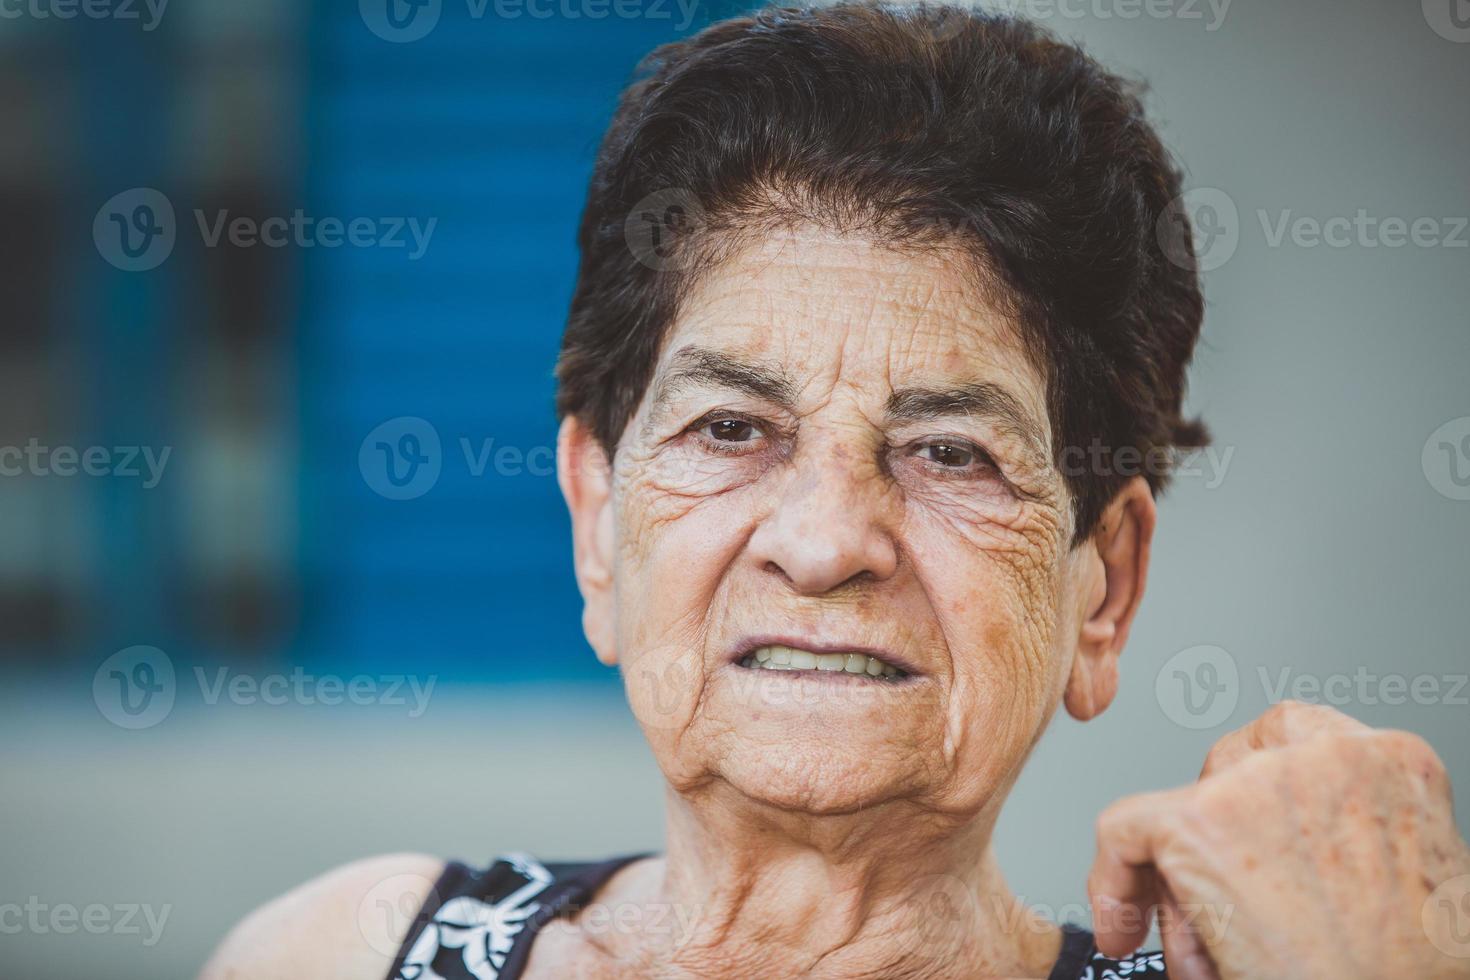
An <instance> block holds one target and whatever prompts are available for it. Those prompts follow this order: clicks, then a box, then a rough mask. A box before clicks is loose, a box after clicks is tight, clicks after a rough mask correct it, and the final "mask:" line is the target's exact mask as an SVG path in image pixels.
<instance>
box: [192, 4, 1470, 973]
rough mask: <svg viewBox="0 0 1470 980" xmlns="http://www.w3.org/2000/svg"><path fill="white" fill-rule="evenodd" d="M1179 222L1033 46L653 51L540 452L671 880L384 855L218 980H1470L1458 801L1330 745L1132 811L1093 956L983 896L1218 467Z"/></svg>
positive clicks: (630, 861)
mask: <svg viewBox="0 0 1470 980" xmlns="http://www.w3.org/2000/svg"><path fill="white" fill-rule="evenodd" d="M1179 191H1180V187H1179V177H1178V174H1177V172H1176V170H1175V169H1174V167H1173V165H1172V163H1171V162H1170V160H1169V159H1168V157H1167V155H1166V153H1165V151H1164V150H1163V148H1162V147H1161V145H1160V142H1159V139H1158V137H1157V135H1156V134H1155V133H1154V131H1153V130H1152V129H1151V128H1150V127H1149V125H1148V124H1147V123H1146V122H1145V120H1144V117H1143V113H1142V111H1141V108H1140V105H1139V102H1138V101H1137V98H1136V96H1135V95H1134V94H1133V92H1132V91H1131V89H1130V87H1129V86H1127V85H1125V84H1124V83H1123V82H1121V81H1120V80H1119V79H1118V78H1116V77H1114V76H1113V75H1110V74H1108V73H1107V72H1106V71H1104V70H1103V69H1101V68H1100V67H1099V66H1098V65H1097V64H1096V63H1094V62H1093V61H1091V60H1090V59H1089V58H1087V57H1086V56H1085V55H1084V54H1082V53H1081V52H1080V51H1079V50H1077V49H1076V48H1074V47H1072V46H1070V45H1067V44H1064V43H1061V42H1059V41H1057V40H1056V39H1054V38H1052V37H1050V36H1049V35H1047V34H1046V33H1044V32H1042V31H1040V30H1038V29H1037V28H1035V27H1033V26H1031V25H1029V24H1027V23H1024V22H1021V21H1017V20H1015V19H1011V18H1007V17H998V16H986V15H980V14H975V13H971V12H965V11H960V10H955V9H938V8H936V9H925V8H922V7H921V8H897V7H893V8H889V7H881V6H879V7H875V6H868V5H839V6H835V7H825V8H820V9H814V10H768V11H765V12H763V13H760V14H758V15H756V16H752V17H747V18H740V19H736V20H731V21H727V22H724V23H720V24H717V25H715V26H713V27H711V28H709V29H708V30H706V31H704V32H703V33H701V34H699V35H698V36H697V37H694V38H692V39H690V40H687V41H683V42H680V43H676V44H671V45H668V46H666V47H664V48H661V49H659V50H658V51H657V52H655V53H654V55H653V56H652V58H651V59H650V61H649V62H648V66H647V72H646V74H645V75H644V76H643V77H641V78H640V80H638V81H637V82H636V83H635V84H634V85H632V86H631V87H630V88H629V89H628V90H627V92H626V93H625V95H624V96H623V99H622V101H621V104H620V106H619V108H618V110H617V114H616V117H615V119H614V120H613V122H612V125H611V128H610V130H609V132H608V134H607V137H606V139H605V141H604V143H603V145H602V149H601V153H600V155H599V157H598V161H597V166H596V171H595V173H594V176H593V179H592V184H591V189H590V193H589V195H588V200H587V206H586V212H585V216H584V219H583V223H582V228H581V234H580V246H581V253H582V265H581V269H580V273H579V278H578V282H577V289H576V294H575V298H574V300H573V303H572V309H571V314H570V319H569V322H568V326H567V330H566V336H565V340H564V344H563V350H562V357H561V362H560V365H559V368H558V379H559V384H560V397H559V411H560V414H561V416H562V425H561V433H560V439H559V445H558V454H559V457H558V458H559V479H560V485H561V489H562V492H563V493H564V495H565V497H566V501H567V504H568V507H569V509H570V512H571V519H572V525H573V531H574V534H573V538H574V542H575V555H574V558H575V570H576V578H577V583H578V585H579V587H580V589H581V593H582V596H583V599H584V600H585V609H584V613H583V626H584V629H585V631H586V635H587V638H588V640H589V642H590V644H591V646H592V648H593V649H594V650H595V651H596V654H597V656H598V658H599V659H600V660H602V662H604V663H606V664H609V665H614V664H615V665H617V666H618V667H619V668H620V670H621V672H622V676H623V680H624V684H625V686H626V690H627V697H628V701H629V703H630V705H631V706H632V710H633V712H634V714H635V715H636V716H637V719H638V721H639V723H640V724H641V725H642V727H643V730H644V732H645V733H646V735H647V739H648V742H649V744H650V746H651V747H652V750H653V753H654V755H655V757H656V758H657V761H658V764H659V766H660V768H661V770H662V772H663V774H664V776H665V777H666V779H667V783H668V792H667V814H668V818H667V846H666V850H665V852H664V853H663V854H661V855H652V856H650V855H638V856H631V857H622V858H618V859H616V860H611V861H607V862H603V863H596V864H579V865H573V864H551V863H542V862H540V861H537V860H535V859H533V858H531V857H529V856H526V855H521V854H513V855H510V856H507V857H505V858H503V859H501V860H499V861H497V862H494V863H493V864H491V865H490V866H489V867H486V868H480V869H475V868H471V867H467V866H465V865H462V864H458V863H453V862H451V863H448V864H446V863H445V862H443V861H441V860H438V859H433V858H429V857H421V856H404V855H398V856H391V857H384V858H378V859H374V860H369V861H363V862H360V863H358V864H354V865H351V866H349V867H346V868H343V869H340V870H338V871H336V872H334V873H332V874H329V875H327V876H326V877H324V878H322V879H320V880H318V881H316V882H313V883H311V884H308V885H306V886H304V887H302V888H301V889H299V890H298V891H296V892H293V893H292V894H290V895H288V896H286V897H284V898H282V899H280V900H278V901H277V902H274V903H272V904H271V905H268V906H266V907H265V908H264V909H262V910H261V911H259V912H257V913H256V914H255V915H253V916H252V917H251V918H250V919H248V920H247V921H246V922H245V923H244V924H243V925H241V926H240V927H239V928H238V929H237V930H236V931H235V932H234V933H233V934H232V936H231V938H229V939H228V940H227V941H226V942H225V944H224V946H223V947H222V948H221V950H220V952H219V953H218V954H217V955H216V957H215V959H214V961H213V963H212V964H211V965H210V966H209V967H207V968H206V975H207V976H210V977H263V978H264V977H270V978H277V977H312V978H329V977H343V978H348V977H351V978H363V980H370V978H371V980H381V978H383V977H393V978H401V980H430V978H436V977H438V978H448V980H457V978H475V980H495V978H500V980H511V978H519V977H526V978H545V977H552V978H560V977H583V976H588V977H759V978H766V977H788V976H812V977H844V978H846V977H864V978H905V977H915V978H918V977H924V978H928V977H934V978H938V977H956V978H959V977H966V978H968V977H1038V978H1039V977H1055V978H1079V977H1112V976H1135V975H1150V976H1151V975H1159V976H1163V975H1164V971H1165V965H1164V964H1165V961H1167V969H1168V973H1169V975H1171V976H1174V977H1183V978H1201V977H1240V978H1252V980H1262V978H1274V977H1305V976H1313V977H1317V976H1322V977H1326V976H1332V977H1415V978H1419V977H1450V976H1457V977H1463V976H1470V959H1465V958H1458V959H1457V958H1456V957H1455V956H1453V955H1451V954H1452V953H1453V952H1454V951H1455V950H1456V949H1458V948H1459V947H1457V946H1455V942H1457V941H1458V939H1463V937H1458V939H1457V937H1456V936H1455V935H1454V934H1453V933H1454V919H1453V915H1454V910H1455V908H1454V907H1455V903H1456V902H1459V901H1462V900H1463V899H1464V897H1465V895H1466V892H1467V888H1470V853H1467V848H1466V845H1465V843H1464V842H1463V841H1462V840H1461V839H1460V837H1459V835H1458V833H1457V831H1456V829H1455V824H1454V821H1453V819H1452V816H1451V807H1450V793H1449V787H1448V785H1447V782H1446V778H1445V775H1444V770H1443V768H1442V767H1441V765H1440V764H1439V761H1438V760H1437V758H1436V756H1435V755H1434V753H1433V752H1432V751H1431V750H1430V749H1429V748H1428V747H1427V746H1426V745H1425V744H1424V743H1423V742H1422V741H1420V740H1419V739H1417V738H1416V737H1414V736H1411V735H1406V734H1403V733H1398V732H1376V731H1372V730H1370V729H1367V728H1365V727H1364V726H1362V725H1360V724H1358V723H1356V722H1354V721H1352V720H1350V719H1348V718H1346V717H1344V716H1342V715H1339V714H1336V713H1334V712H1332V711H1330V710H1327V709H1316V708H1307V707H1304V706H1300V705H1283V706H1280V707H1278V708H1276V709H1273V710H1271V711H1269V712H1268V713H1267V714H1266V715H1265V716H1263V717H1262V718H1260V719H1259V720H1257V721H1256V722H1254V723H1253V724H1251V725H1248V726H1247V727H1246V728H1244V729H1243V730H1241V731H1238V732H1236V733H1234V734H1232V735H1229V736H1227V737H1226V738H1224V739H1223V740H1222V741H1221V742H1220V743H1219V744H1218V745H1217V746H1216V747H1215V749H1214V750H1213V751H1212V752H1211V754H1210V756H1209V758H1208V759H1207V760H1206V762H1205V766H1204V772H1203V774H1202V776H1201V778H1200V780H1199V782H1198V783H1196V784H1195V785H1192V786H1187V787H1183V788H1180V789H1176V790H1173V791H1169V792H1162V793H1152V794H1148V795H1145V796H1139V797H1134V798H1130V799H1125V800H1123V801H1122V802H1119V803H1117V804H1116V805H1114V806H1113V807H1111V808H1110V809H1108V810H1107V811H1106V812H1105V813H1104V814H1103V815H1102V816H1101V817H1100V819H1099V821H1098V825H1097V834H1098V847H1097V858H1096V861H1095V863H1094V865H1093V868H1092V872H1091V876H1090V878H1089V879H1088V891H1089V893H1090V896H1091V899H1092V906H1093V928H1094V929H1095V930H1096V932H1095V934H1094V933H1093V932H1088V931H1085V930H1082V929H1080V928H1078V927H1075V926H1062V925H1056V924H1053V923H1050V922H1048V921H1046V920H1044V919H1042V918H1040V917H1039V916H1036V915H1035V914H1034V913H1032V912H1031V911H1030V910H1028V909H1027V908H1026V907H1025V906H1024V905H1022V904H1021V903H1020V902H1019V900H1018V899H1017V898H1015V897H1014V896H1013V895H1012V894H1011V893H1010V892H1009V891H1008V890H1007V887H1006V884H1005V882H1004V881H1003V880H1002V877H1001V874H1000V871H999V870H998V868H997V860H996V855H995V854H994V853H993V851H992V848H991V847H990V838H991V833H992V830H993V828H994V827H995V824H996V817H997V815H998V813H999V811H1000V808H1001V806H1002V804H1003V803H1004V802H1005V799H1006V796H1007V793H1008V792H1009V790H1010V788H1011V786H1012V785H1013V784H1014V782H1015V780H1016V777H1017V775H1018V774H1019V773H1020V771H1021V767H1022V766H1023V765H1024V763H1025V761H1026V758H1027V755H1028V753H1029V752H1030V751H1031V749H1032V747H1033V746H1034V745H1035V744H1036V742H1037V739H1038V738H1040V736H1041V734H1042V732H1043V731H1044V730H1045V729H1046V727H1047V724H1048V722H1049V721H1050V719H1051V717H1052V715H1053V713H1054V712H1055V711H1056V709H1057V708H1058V706H1059V705H1061V706H1065V708H1066V710H1067V711H1068V712H1069V713H1070V714H1071V715H1073V716H1074V717H1076V718H1079V719H1082V720H1086V719H1090V718H1093V717H1094V716H1096V715H1098V714H1099V713H1101V712H1102V711H1103V710H1104V709H1106V708H1107V707H1108V704H1109V702H1111V701H1112V699H1113V696H1114V694H1115V692H1116V691H1117V687H1118V683H1119V680H1118V675H1119V657H1120V655H1121V653H1122V650H1123V646H1124V643H1125V641H1126V639H1127V637H1128V631H1129V627H1130V625H1131V624H1132V621H1133V617H1134V615H1135V613H1136V612H1137V610H1138V607H1139V602H1140V600H1141V599H1142V597H1143V590H1144V580H1145V577H1146V574H1147V571H1148V564H1149V546H1150V540H1151V538H1152V535H1153V531H1154V523H1155V507H1154V498H1155V495H1156V494H1157V493H1158V492H1159V491H1160V489H1161V488H1162V484H1163V474H1162V472H1160V471H1159V470H1160V468H1158V467H1140V466H1138V465H1137V460H1139V459H1158V458H1161V455H1162V454H1164V453H1167V452H1168V451H1170V450H1171V449H1173V448H1176V447H1181V446H1194V445H1199V444H1200V443H1201V442H1202V441H1203V439H1204V431H1203V428H1202V427H1201V426H1200V425H1199V424H1197V423H1195V422H1191V421H1188V420H1186V419H1185V418H1183V417H1182V416H1181V401H1182V395H1183V390H1184V372H1185V368H1186V365H1187V363H1188V361H1189V359H1190V355H1191V351H1192V349H1193V347H1194V344H1195V341H1196V338H1197V336H1198V334H1199V329H1200V321H1201V316H1202V302H1201V297H1200V289H1199V284H1198V280H1197V274H1196V270H1195V268H1194V263H1193V260H1192V258H1191V249H1190V247H1189V242H1188V229H1187V224H1186V225H1183V226H1181V225H1179V224H1178V223H1177V222H1176V221H1174V220H1172V216H1171V212H1170V206H1171V201H1173V200H1174V199H1175V198H1176V197H1177V195H1178V194H1179ZM1161 229H1162V231H1160V230H1161ZM1181 234H1182V236H1183V238H1182V240H1180V239H1179V238H1178V236H1180V235H1181ZM1069 447H1071V448H1073V449H1079V450H1083V451H1082V452H1077V453H1068V452H1067V450H1068V448H1069ZM1079 458H1080V459H1085V460H1087V465H1086V466H1079V465H1076V462H1075V461H1076V460H1077V459H1079ZM1065 459H1071V460H1073V465H1070V466H1068V465H1064V464H1063V460H1065ZM1127 460H1132V461H1133V465H1132V466H1131V467H1130V466H1129V465H1127V463H1126V462H1125V461H1127ZM507 843H508V842H507ZM380 901H387V902H388V904H389V905H390V907H395V908H398V907H402V906H400V904H399V903H400V902H402V901H407V902H408V903H409V904H408V906H406V908H407V911H408V914H406V915H403V916H401V917H398V918H397V919H394V920H393V921H394V922H395V923H396V925H394V927H393V928H392V930H391V934H390V935H386V936H382V935H375V934H374V929H373V928H371V927H368V926H366V925H365V922H366V921H367V920H369V919H372V920H376V918H377V917H376V916H373V915H369V916H362V915H360V914H359V910H360V909H362V908H364V907H367V906H371V905H372V904H373V903H375V902H380ZM415 910H417V911H416V912H415ZM1154 917H1157V919H1158V921H1159V925H1160V927H1161V934H1162V939H1163V947H1164V950H1163V953H1162V954H1159V953H1152V954H1148V953H1143V954H1139V953H1136V952H1135V950H1136V949H1137V947H1138V946H1139V944H1140V943H1141V942H1143V940H1144V939H1145V938H1146V937H1147V935H1148V933H1149V930H1150V926H1151V922H1152V921H1153V919H1154Z"/></svg>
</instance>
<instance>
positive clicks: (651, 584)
mask: <svg viewBox="0 0 1470 980" xmlns="http://www.w3.org/2000/svg"><path fill="white" fill-rule="evenodd" d="M670 469H671V468H670V467H668V466H667V465H653V466H646V467H642V468H639V469H638V470H637V471H636V473H635V474H634V475H633V476H631V477H630V478H629V479H628V480H626V481H620V482H619V483H618V484H617V485H616V487H615V490H614V507H615V508H617V540H616V544H615V552H614V553H615V557H616V561H615V569H614V603H615V606H616V607H615V611H614V612H615V617H616V631H617V636H618V649H619V653H620V664H621V670H622V674H623V682H624V685H625V687H626V689H627V694H628V701H629V704H630V706H631V707H632V709H633V712H634V714H635V716H636V717H637V718H638V721H639V723H640V725H641V726H642V727H643V729H644V732H645V735H646V736H647V737H648V738H649V740H650V742H651V743H654V745H655V747H656V748H657V747H658V745H659V743H660V742H661V741H677V738H678V737H679V735H680V734H681V733H683V732H684V731H685V730H686V729H687V728H688V726H689V725H690V723H691V722H692V721H693V720H694V717H695V714H696V712H697V709H698V706H699V703H700V699H701V696H702V694H703V691H704V685H705V683H706V680H707V675H708V670H707V665H706V664H705V663H704V654H705V648H706V645H707V644H706V640H707V636H708V631H709V629H710V627H711V625H712V624H711V622H710V611H711V608H712V606H713V605H714V601H715V596H716V595H717V593H718V590H719V589H720V587H721V584H722V581H723V579H724V577H725V575H724V573H725V571H726V569H728V567H729V565H730V563H731V561H732V560H733V559H734V556H735V555H736V554H737V553H738V551H739V549H740V548H741V546H742V545H743V543H744V541H745V539H746V537H747V536H748V527H749V523H750V521H751V520H752V517H751V512H750V508H751V498H750V496H749V495H748V494H741V493H740V492H738V491H731V490H722V491H716V492H704V491H703V490H702V489H695V486H696V484H695V483H692V482H690V481H689V480H688V479H687V475H688V472H689V471H688V470H681V471H678V472H679V473H680V474H681V475H684V476H685V477H686V479H685V480H684V481H683V482H682V483H679V482H674V481H672V480H671V479H670V475H671V474H670ZM630 472H632V471H631V469H630ZM699 486H700V487H703V484H699ZM674 556H677V557H676V558H675V557H674ZM656 754H657V756H658V757H659V758H660V760H661V761H664V762H672V760H673V759H674V757H675V755H676V753H675V752H674V751H673V750H672V747H671V746H670V747H669V751H667V752H657V753H656ZM668 775H670V776H671V777H676V776H677V775H678V774H676V773H668Z"/></svg>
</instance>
